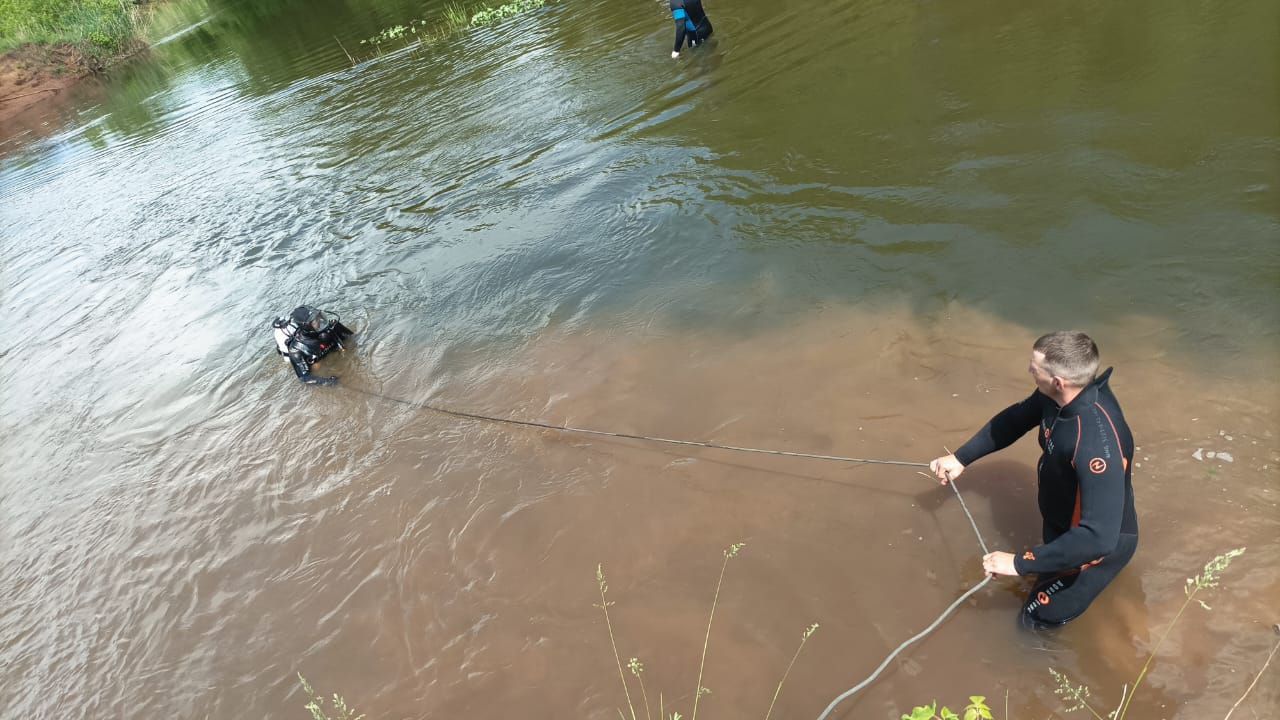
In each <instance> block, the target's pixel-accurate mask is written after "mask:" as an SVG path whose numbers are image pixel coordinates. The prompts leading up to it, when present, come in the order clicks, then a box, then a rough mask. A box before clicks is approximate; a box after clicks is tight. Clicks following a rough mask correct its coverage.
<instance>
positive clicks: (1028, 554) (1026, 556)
mask: <svg viewBox="0 0 1280 720" xmlns="http://www.w3.org/2000/svg"><path fill="white" fill-rule="evenodd" d="M1022 559H1023V560H1035V559H1036V554H1035V553H1033V552H1031V551H1030V550H1028V551H1026V552H1024V553H1022Z"/></svg>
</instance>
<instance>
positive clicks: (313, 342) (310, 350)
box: [276, 321, 354, 385]
mask: <svg viewBox="0 0 1280 720" xmlns="http://www.w3.org/2000/svg"><path fill="white" fill-rule="evenodd" d="M276 329H277V331H281V330H282V331H283V332H284V339H283V343H284V345H285V347H286V348H287V350H281V349H280V347H279V344H280V341H279V340H278V341H277V347H276V351H277V352H279V353H280V354H281V355H283V356H284V357H285V358H287V359H288V360H289V364H290V365H292V366H293V371H294V372H295V373H297V375H298V379H299V380H301V381H302V382H304V383H306V384H308V385H332V384H333V383H336V382H337V381H338V379H337V378H334V377H317V376H315V375H312V374H311V366H312V365H315V364H316V361H318V360H319V359H320V358H322V357H324V356H325V355H328V354H329V353H331V352H333V351H334V349H336V348H341V347H342V341H343V340H345V339H347V338H348V337H351V335H353V334H354V333H352V331H351V329H350V328H348V327H347V326H346V325H343V324H342V323H341V322H337V321H334V323H333V325H332V326H330V327H328V328H326V329H324V330H321V331H320V332H316V333H307V332H305V331H299V330H298V329H297V326H296V325H292V324H290V325H283V326H281V325H277V326H276Z"/></svg>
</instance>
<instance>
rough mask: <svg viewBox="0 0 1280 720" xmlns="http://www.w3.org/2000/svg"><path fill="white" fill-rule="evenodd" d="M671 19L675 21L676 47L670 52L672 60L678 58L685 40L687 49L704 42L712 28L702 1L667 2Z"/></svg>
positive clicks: (670, 0) (674, 0) (672, 0)
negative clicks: (687, 45) (687, 44)
mask: <svg viewBox="0 0 1280 720" xmlns="http://www.w3.org/2000/svg"><path fill="white" fill-rule="evenodd" d="M669 2H670V4H671V17H672V18H673V19H674V20H675V21H676V47H675V49H674V50H672V51H671V57H672V58H678V57H680V48H681V47H683V46H684V43H685V40H688V41H689V47H694V46H695V45H697V44H698V43H702V42H706V40H707V38H709V37H711V32H712V30H713V29H714V28H712V27H711V20H710V19H708V18H707V13H706V12H705V11H704V10H703V9H702V0H669Z"/></svg>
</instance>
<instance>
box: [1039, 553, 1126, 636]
mask: <svg viewBox="0 0 1280 720" xmlns="http://www.w3.org/2000/svg"><path fill="white" fill-rule="evenodd" d="M1137 548H1138V536H1137V535H1131V534H1128V533H1121V535H1120V541H1119V543H1117V545H1116V549H1115V551H1114V552H1112V553H1111V554H1110V555H1108V556H1107V557H1105V558H1103V560H1102V562H1100V563H1098V564H1097V565H1086V566H1085V567H1084V569H1082V570H1077V571H1072V572H1067V573H1059V574H1056V575H1053V576H1050V577H1041V578H1037V580H1036V583H1035V585H1034V586H1033V587H1032V588H1031V592H1030V593H1029V594H1028V595H1027V601H1026V603H1024V604H1023V606H1022V610H1021V612H1019V613H1018V622H1019V624H1020V625H1021V626H1022V627H1024V628H1026V629H1028V630H1045V629H1049V628H1056V627H1061V626H1063V625H1066V624H1067V623H1069V622H1071V621H1072V620H1075V619H1076V618H1078V617H1080V616H1081V615H1082V614H1084V611H1085V610H1087V609H1088V608H1089V605H1090V604H1092V603H1093V601H1094V600H1095V599H1097V597H1098V596H1099V595H1101V594H1102V591H1103V590H1104V589H1105V588H1106V587H1107V585H1109V584H1111V581H1112V580H1114V579H1115V577H1116V576H1117V575H1119V574H1120V571H1121V570H1123V569H1124V566H1125V565H1127V564H1129V560H1130V559H1132V558H1133V553H1134V551H1135V550H1137Z"/></svg>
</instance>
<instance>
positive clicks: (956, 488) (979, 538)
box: [949, 480, 991, 555]
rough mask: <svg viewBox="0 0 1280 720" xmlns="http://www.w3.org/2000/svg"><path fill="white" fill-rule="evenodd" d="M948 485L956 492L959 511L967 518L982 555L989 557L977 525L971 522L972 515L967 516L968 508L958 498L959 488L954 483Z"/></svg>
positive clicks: (988, 551) (953, 481) (961, 499)
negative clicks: (980, 547) (962, 511)
mask: <svg viewBox="0 0 1280 720" xmlns="http://www.w3.org/2000/svg"><path fill="white" fill-rule="evenodd" d="M949 485H951V489H952V490H954V491H955V492H956V499H957V500H959V501H960V509H961V510H964V516H965V517H967V518H969V526H970V527H972V528H973V534H974V535H977V536H978V544H979V545H981V546H982V554H983V555H990V554H991V551H990V550H988V549H987V541H986V540H983V539H982V533H981V532H980V531H979V530H978V523H976V522H974V521H973V515H970V514H969V506H968V505H965V504H964V498H963V497H961V496H960V488H958V487H956V481H955V480H952V481H951V482H950V483H949Z"/></svg>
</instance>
